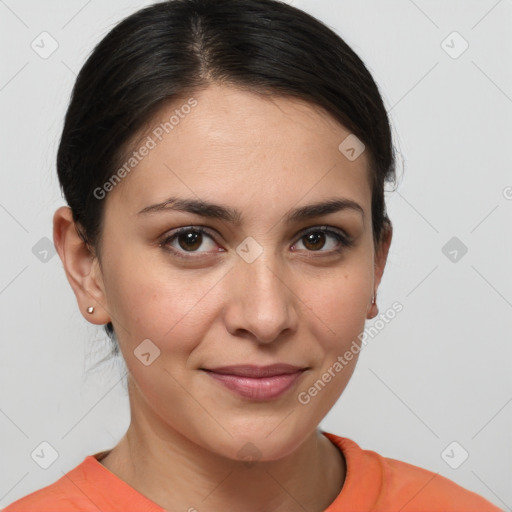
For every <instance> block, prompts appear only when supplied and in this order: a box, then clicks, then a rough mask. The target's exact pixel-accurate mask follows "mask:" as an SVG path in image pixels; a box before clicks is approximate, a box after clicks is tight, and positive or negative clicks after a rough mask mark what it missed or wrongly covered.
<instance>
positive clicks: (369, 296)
mask: <svg viewBox="0 0 512 512" xmlns="http://www.w3.org/2000/svg"><path fill="white" fill-rule="evenodd" d="M57 170H58V175H59V180H60V183H61V186H62V189H63V192H64V195H65V198H66V200H67V203H68V205H69V207H62V208H59V209H58V210H57V212H56V213H55V216H54V241H55V245H56V248H57V250H58V252H59V255H60V257H61V259H62V262H63V264H64V267H65V270H66V275H67V278H68V280H69V282H70V284H71V286H72V288H73V290H74V292H75V294H76V297H77V301H78V304H79V307H80V310H81V311H82V313H83V315H84V317H86V318H87V319H88V320H89V321H90V322H92V323H94V324H98V325H106V329H107V333H108V334H109V335H110V336H111V338H112V341H113V343H114V347H115V349H119V350H120V351H121V353H122V356H123V358H124V360H125V361H126V366H127V368H128V391H129V399H130V409H131V423H130V426H129V428H128V430H127V432H126V434H125V436H124V437H123V438H122V439H121V441H120V442H119V443H118V444H117V445H116V446H115V447H114V448H113V449H111V450H109V451H107V452H102V453H97V454H94V455H91V456H88V457H87V458H86V459H85V460H84V461H83V462H82V463H81V464H80V465H79V466H78V467H76V468H74V469H73V470H71V471H69V472H68V473H67V474H66V475H65V476H63V477H62V478H61V479H60V480H58V481H57V482H55V483H54V484H51V485H50V486H48V487H45V488H44V489H41V490H39V491H36V492H34V493H32V494H30V495H28V496H26V497H24V498H22V499H20V500H18V501H16V502H15V503H13V504H11V505H10V506H8V507H7V508H6V509H5V511H6V512H18V511H38V512H41V511H46V510H47V511H50V510H52V511H64V510H65V511H86V510H87V511H92V510H95V511H97V510H101V511H126V510H131V511H143V510H144V511H162V510H168V511H178V510H187V511H189V512H191V511H195V510H198V511H211V512H215V511H221V510H222V511H224V510H233V511H237V510H244V511H245V512H253V511H254V512H256V511H270V510H272V511H279V512H284V511H298V510H308V511H315V512H316V511H318V512H320V511H323V510H326V511H329V512H338V511H342V510H343V511H345V510H346V511H356V510H357V511H359V510H360V511H363V510H382V511H384V510H402V511H412V510H417V511H419V510H438V511H441V510H443V511H448V510H449V511H456V510H457V511H463V510H464V511H470V510H473V511H479V512H482V511H493V510H498V509H497V508H496V507H495V506H493V505H492V504H491V503H489V502H487V501H486V500H484V499H483V498H481V497H480V496H478V495H476V494H474V493H472V492H470V491H467V490H465V489H463V488H461V487H460V486H458V485H457V484H455V483H453V482H451V481H449V480H447V479H445V478H443V477H441V476H439V475H436V474H434V473H431V472H429V471H427V470H424V469H421V468H418V467H415V466H412V465H410V464H407V463H405V462H400V461H396V460H393V459H387V458H384V457H381V456H380V455H378V454H377V453H375V452H371V451H366V450H363V449H361V448H360V447H359V446H358V445H357V444H356V443H355V442H354V441H352V440H350V439H347V438H342V437H339V436H337V435H335V434H332V433H326V432H322V431H320V430H319V429H318V425H319V423H320V421H321V420H322V419H323V418H324V417H325V415H326V414H327V412H328V411H329V410H330V409H331V408H332V406H333V405H334V404H335V402H336V401H337V399H338V398H339V396H340V395H341V393H342V392H343V390H344V389H345V387H346V386H347V383H348V381H349V379H350V377H351V375H352V373H353V371H354V366H355V364H356V361H357V357H358V353H359V350H360V348H361V340H362V338H361V333H362V332H363V330H364V324H365V320H366V319H367V318H373V317H375V316H376V315H377V314H378V308H377V301H376V293H377V289H378V286H379V284H380V281H381V278H382V275H383V271H384V268H385V264H386V258H387V254H388V250H389V246H390V243H391V238H392V226H391V222H390V220H389V218H388V217H387V215H386V209H385V204H384V184H385V183H386V182H387V181H392V180H393V178H394V154H393V145H392V140H391V133H390V128H389V122H388V118H387V115H386V111H385V109H384V106H383V104H382V100H381V97H380V95H379V92H378V89H377V86H376V84H375V83H374V81H373V79H372V77H371V76H370V74H369V72H368V71H367V69H366V68H365V66H364V64H363V63H362V62H361V60H360V59H359V58H358V57H357V56H356V55H355V54H354V52H353V51H352V50H351V49H350V48H349V47H348V46H347V45H346V43H344V42H343V41H342V40H341V39H340V38H339V37H338V36H337V35H336V34H334V33H333V32H332V31H331V30H329V29H328V28H327V27H325V26H324V25H323V24H321V23H319V22H318V21H317V20H315V19H314V18H312V17H311V16H309V15H307V14H305V13H304V12H302V11H300V10H298V9H295V8H293V7H291V6H288V5H286V4H283V3H280V2H276V1H274V0H174V1H168V2H163V3H159V4H155V5H153V6H150V7H147V8H145V9H142V10H141V11H139V12H137V13H135V14H134V15H132V16H130V17H129V18H127V19H126V20H124V21H123V22H121V23H120V24H119V25H117V26H116V27H114V29H113V30H112V31H111V32H110V33H109V34H108V35H107V36H106V37H105V38H104V39H103V40H102V41H101V43H100V44H99V45H98V46H97V47H96V48H95V50H94V52H93V53H92V55H91V56H90V57H89V59H88V60H87V62H86V63H85V65H84V67H83V68H82V70H81V72H80V74H79V76H78V78H77V81H76V84H75V87H74V90H73V95H72V99H71V103H70V106H69V109H68V111H67V115H66V119H65V125H64V129H63V133H62V139H61V142H60V146H59V150H58V156H57ZM350 354H352V355H350ZM340 355H343V357H341V358H340Z"/></svg>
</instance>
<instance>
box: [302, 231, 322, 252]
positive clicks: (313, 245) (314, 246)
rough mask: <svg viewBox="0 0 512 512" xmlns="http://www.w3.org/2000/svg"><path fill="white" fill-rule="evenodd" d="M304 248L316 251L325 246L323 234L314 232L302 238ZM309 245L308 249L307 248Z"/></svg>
mask: <svg viewBox="0 0 512 512" xmlns="http://www.w3.org/2000/svg"><path fill="white" fill-rule="evenodd" d="M304 240H305V241H304V246H305V247H306V248H307V249H311V250H313V251H316V250H318V249H321V248H322V247H323V246H324V244H325V234H324V233H321V232H319V231H315V232H314V233H308V234H307V235H305V236H304ZM308 245H309V247H308Z"/></svg>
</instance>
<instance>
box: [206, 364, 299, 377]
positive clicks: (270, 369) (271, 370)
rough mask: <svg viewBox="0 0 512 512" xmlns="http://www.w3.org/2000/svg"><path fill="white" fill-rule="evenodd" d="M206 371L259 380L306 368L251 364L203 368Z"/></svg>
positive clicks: (289, 365) (288, 365)
mask: <svg viewBox="0 0 512 512" xmlns="http://www.w3.org/2000/svg"><path fill="white" fill-rule="evenodd" d="M203 369H204V370H206V371H211V372H214V373H218V374H221V375H237V376H239V377H251V378H254V379H259V378H263V377H275V376H276V375H288V374H290V373H296V372H298V371H301V370H305V369H306V368H300V367H298V366H293V365H291V364H284V363H280V364H272V365H269V366H255V365H251V364H246V365H237V366H222V367H219V368H211V369H208V368H203Z"/></svg>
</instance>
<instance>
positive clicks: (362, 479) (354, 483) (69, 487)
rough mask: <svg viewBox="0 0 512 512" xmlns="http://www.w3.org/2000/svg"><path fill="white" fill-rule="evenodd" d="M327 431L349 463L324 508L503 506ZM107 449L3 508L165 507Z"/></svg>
mask: <svg viewBox="0 0 512 512" xmlns="http://www.w3.org/2000/svg"><path fill="white" fill-rule="evenodd" d="M323 434H324V435H325V436H326V437H327V438H328V439H329V440H331V441H332V442H333V443H334V444H335V445H336V446H337V447H338V448H340V449H341V451H342V452H343V455H344V456H345V460H346V464H347V474H346V478H345V483H344V485H343V489H342V490H341V492H340V494H339V495H338V496H337V498H336V499H335V500H334V502H333V503H331V505H330V506H329V507H328V508H327V509H326V510H325V512H358V511H361V512H363V511H364V512H368V511H373V512H377V511H379V512H384V511H385V512H391V511H398V510H400V511H401V512H412V511H416V512H419V511H421V512H426V511H429V512H434V511H437V512H441V511H442V512H455V511H459V512H499V511H500V509H499V508H498V507H496V506H495V505H492V504H491V503H490V502H488V501H487V500H485V499H484V498H482V497H480V496H479V495H478V494H475V493H473V492H471V491H468V490H466V489H464V488H462V487H460V486H459V485H457V484H456V483H454V482H452V481H451V480H448V479H447V478H444V477H442V476H441V475H439V474H436V473H432V472H431V471H427V470H426V469H422V468H419V467H417V466H413V465H411V464H407V463H405V462H400V461H398V460H394V459H389V458H385V457H382V456H380V455H379V454H378V453H376V452H374V451H370V450H363V449H361V448H360V447H359V446H358V445H357V444H356V443H355V442H354V441H351V440H350V439H347V438H343V437H339V436H336V435H334V434H329V433H327V432H323ZM106 453H107V452H101V453H97V454H95V455H89V456H87V457H86V458H85V459H84V461H83V462H82V463H81V464H79V465H78V466H77V467H75V468H74V469H72V470H70V471H69V472H68V473H66V474H65V475H64V476H63V477H62V478H60V479H59V480H57V481H56V482H55V483H53V484H50V485H48V486H46V487H43V488H42V489H39V490H37V491H34V492H33V493H31V494H29V495H27V496H25V497H23V498H20V499H19V500H17V501H15V502H14V503H11V504H10V505H8V506H7V508H4V509H3V512H75V511H87V512H99V511H101V512H166V511H165V510H164V509H163V508H162V507H160V506H159V505H157V504H156V503H153V502H152V501H151V500H149V499H148V498H146V497H145V496H143V495H142V494H140V493H139V492H138V491H136V490H135V489H134V488H133V487H130V486H129V485H128V484H127V483H125V482H124V481H123V480H121V479H120V478H118V477H117V476H116V475H114V474H113V473H111V472H110V471H109V470H108V469H107V468H106V467H104V466H103V465H102V464H101V462H99V461H98V457H100V458H101V455H105V454H106ZM199 501H200V500H198V502H199ZM203 509H204V510H207V507H201V510H203Z"/></svg>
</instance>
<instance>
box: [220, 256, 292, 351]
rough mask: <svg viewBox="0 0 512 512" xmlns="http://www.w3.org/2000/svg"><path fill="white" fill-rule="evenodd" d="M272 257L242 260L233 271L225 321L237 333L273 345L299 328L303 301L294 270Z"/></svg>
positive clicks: (229, 328)
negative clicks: (295, 286) (293, 277)
mask: <svg viewBox="0 0 512 512" xmlns="http://www.w3.org/2000/svg"><path fill="white" fill-rule="evenodd" d="M270 260H271V259H270V258H265V257H263V255H262V256H260V257H259V258H257V259H256V260H255V261H253V262H252V263H247V262H246V261H243V260H242V259H240V260H238V261H237V262H236V263H235V268H234V269H233V270H232V271H231V272H230V273H229V279H230V281H229V283H227V285H228V286H229V290H228V294H229V298H228V303H227V305H226V307H225V309H224V321H225V324H226V328H227V330H228V331H229V332H230V333H231V334H232V335H233V336H245V337H248V334H247V333H250V335H251V337H253V338H254V339H255V340H256V341H257V342H258V343H261V344H269V343H271V342H273V341H274V340H277V339H280V338H281V337H282V336H284V334H283V333H284V332H285V331H286V332H287V335H290V334H291V333H292V332H295V331H296V330H297V323H298V311H297V307H298V303H299V302H300V301H299V299H298V298H297V296H296V295H295V294H294V293H293V283H292V282H290V280H291V278H290V273H287V272H284V267H283V266H282V265H278V264H277V263H275V262H272V261H270Z"/></svg>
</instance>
